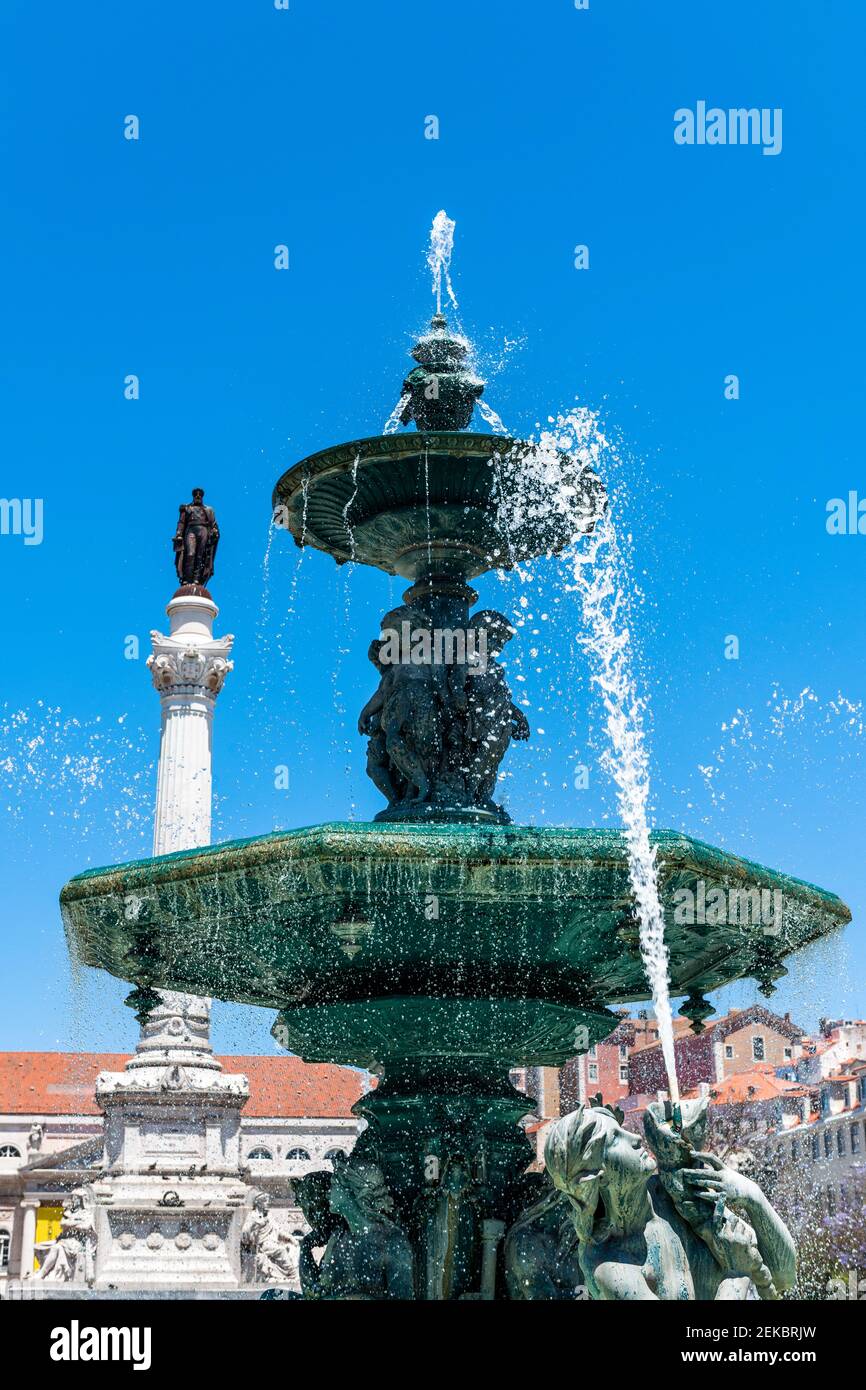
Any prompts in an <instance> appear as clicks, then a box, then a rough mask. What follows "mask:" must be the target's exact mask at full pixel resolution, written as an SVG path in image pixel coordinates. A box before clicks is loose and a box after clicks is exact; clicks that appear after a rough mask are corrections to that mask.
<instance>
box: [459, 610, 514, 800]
mask: <svg viewBox="0 0 866 1390" xmlns="http://www.w3.org/2000/svg"><path fill="white" fill-rule="evenodd" d="M469 626H470V628H474V629H475V631H476V632H479V633H482V632H483V633H485V634H486V642H485V650H486V660H485V662H484V663H483V666H482V667H480V668H479V669H478V670H477V672H475V673H474V674H467V679H466V696H467V709H466V749H465V753H464V759H465V765H466V775H467V790H468V792H469V795H470V797H471V799H472V801H473V802H474V804H475V805H484V804H485V803H487V802H489V801H490V798H491V796H492V794H493V788H494V787H495V786H496V777H497V774H498V772H499V764H500V763H501V762H502V759H503V758H504V757H505V754H506V751H507V749H508V745H509V743H510V742H511V740H512V739H521V740H522V739H527V738H529V724H528V723H527V721H526V716H525V715H524V714H523V713H522V711H521V710H519V709H518V708H517V706H516V705H515V704H514V703H513V702H512V699H511V692H510V690H509V689H508V685H507V683H506V680H505V672H504V671H503V669H502V667H501V666H500V664H499V662H498V661H497V660H496V658H497V656H499V655H501V653H502V651H503V649H504V647H505V644H506V642H510V641H511V638H512V637H513V636H514V628H513V627H512V626H511V624H510V623H509V621H508V619H507V618H506V617H505V616H504V615H503V614H502V613H497V612H496V611H495V610H494V609H492V608H485V609H483V610H482V611H481V612H480V613H475V614H474V615H473V616H472V618H470V620H469ZM469 671H470V672H471V667H470V668H469Z"/></svg>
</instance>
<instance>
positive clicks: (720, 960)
mask: <svg viewBox="0 0 866 1390" xmlns="http://www.w3.org/2000/svg"><path fill="white" fill-rule="evenodd" d="M654 842H655V844H656V847H657V855H658V860H659V864H660V878H661V884H662V896H663V901H664V903H665V906H666V933H667V940H668V949H669V953H670V962H671V981H672V985H671V987H672V991H673V993H674V994H675V995H677V994H679V995H688V996H694V995H701V994H703V993H705V992H707V991H709V990H713V989H717V988H719V987H720V986H721V985H723V984H727V983H728V982H730V981H731V980H734V979H738V978H740V977H742V976H748V975H754V976H756V977H757V978H759V980H760V982H761V983H762V984H765V985H769V984H770V983H771V981H772V979H773V978H774V977H776V976H778V975H781V974H784V965H783V960H784V957H785V956H787V955H789V954H790V953H791V952H792V951H795V950H798V949H800V948H801V947H803V946H804V945H807V944H808V943H809V942H810V941H812V940H814V939H815V938H816V937H818V936H822V935H824V934H826V933H827V932H828V931H830V930H832V929H834V928H838V927H840V926H842V925H843V924H844V923H845V922H847V921H848V920H849V913H848V910H847V908H846V907H845V906H844V904H843V903H842V902H840V900H839V899H838V898H836V897H834V896H833V895H832V894H829V893H824V892H822V891H821V890H820V889H818V888H814V887H812V886H811V885H809V884H806V883H802V882H800V881H799V880H798V879H793V878H789V877H786V876H785V875H782V874H777V873H774V872H773V871H772V870H770V869H765V868H762V867H761V866H759V865H757V864H752V863H750V862H749V861H748V860H743V859H739V858H737V857H736V856H734V855H729V854H725V853H722V852H721V851H719V850H715V849H712V848H710V846H708V845H704V844H702V843H701V842H700V841H698V840H692V839H690V838H689V837H688V836H684V835H679V834H676V833H674V832H672V831H660V832H657V833H656V834H655V836H654ZM699 883H703V884H704V885H705V891H706V892H707V893H710V892H711V891H712V890H713V889H714V888H716V887H720V888H722V889H724V890H725V892H726V895H727V897H728V898H729V899H730V898H731V896H732V893H734V894H742V901H741V902H740V903H739V908H740V915H742V916H743V917H744V918H745V917H747V916H748V917H749V918H754V919H755V920H744V921H743V922H742V923H735V922H729V923H726V924H722V925H718V926H707V925H703V924H700V923H698V924H695V925H679V924H678V923H677V922H676V920H675V913H674V908H673V904H674V899H675V895H676V894H677V893H678V892H679V891H680V890H682V889H687V890H690V891H693V892H697V885H698V884H699ZM762 889H763V890H764V892H765V893H772V892H773V891H774V890H775V891H777V892H779V893H781V913H780V920H779V922H778V923H776V922H773V923H772V925H773V927H774V934H773V935H767V933H766V929H765V926H764V925H763V924H762V922H761V921H760V920H759V918H760V913H759V911H756V910H755V909H756V908H758V906H759V899H758V894H759V892H760V890H762ZM749 890H752V893H751V897H750V896H749ZM754 890H757V892H755V891H754ZM61 902H62V907H63V915H64V919H65V922H66V926H67V931H68V933H69V936H70V941H71V943H72V944H73V945H74V947H75V949H76V951H77V954H78V955H79V957H80V959H82V960H83V961H85V962H86V963H87V964H89V965H96V966H99V967H101V968H102V969H104V970H108V971H110V972H111V973H112V974H114V975H118V976H120V977H121V978H124V979H129V980H134V981H135V982H137V983H140V984H147V985H150V986H151V987H158V988H170V989H180V990H189V991H192V992H194V993H198V994H208V995H215V996H216V997H218V998H222V999H232V1000H237V1001H239V1002H241V1003H247V1004H257V1005H260V1006H265V1007H272V1008H277V1009H280V1010H281V1014H280V1020H279V1024H278V1025H277V1026H278V1028H280V1029H281V1030H282V1037H283V1038H284V1040H285V1042H286V1045H287V1046H289V1047H290V1048H291V1050H293V1051H297V1052H300V1053H301V1054H302V1055H303V1056H305V1057H306V1058H307V1059H308V1060H310V1061H314V1060H315V1061H332V1062H346V1063H355V1064H357V1065H363V1066H370V1065H377V1066H384V1065H388V1064H389V1063H392V1062H393V1061H396V1060H400V1061H401V1062H404V1061H408V1060H410V1059H412V1058H416V1057H424V1058H427V1059H431V1058H433V1057H437V1056H438V1057H441V1058H455V1057H462V1056H466V1055H471V1056H475V1057H479V1056H485V1057H486V1058H488V1059H489V1060H490V1061H491V1062H499V1063H502V1064H504V1065H513V1064H521V1065H550V1066H554V1065H558V1064H561V1063H562V1062H564V1061H565V1060H566V1059H567V1058H568V1057H569V1056H572V1055H573V1053H574V1050H575V1030H576V1029H579V1028H584V1027H585V1028H587V1029H588V1031H589V1043H592V1042H594V1041H596V1040H597V1039H598V1038H600V1037H603V1036H605V1035H606V1033H607V1032H609V1031H610V1028H611V1026H612V1019H611V1015H610V1013H609V1012H608V1007H609V1006H610V1005H612V1004H615V1003H621V1002H623V1001H629V1002H631V1001H637V1000H643V999H646V998H648V997H649V990H648V987H647V981H646V976H645V973H644V969H643V964H642V961H641V956H640V949H639V945H638V932H637V926H636V924H635V922H634V920H633V917H632V915H631V904H632V897H631V891H630V887H629V879H628V861H627V856H626V849H625V844H624V840H623V837H622V836H621V835H620V834H619V833H618V832H616V831H612V830H572V829H548V828H538V829H535V828H528V827H520V828H518V827H506V826H495V827H485V828H483V829H482V828H476V827H469V826H437V827H431V828H427V827H422V826H408V825H407V826H386V825H365V824H336V825H322V826H315V827H312V828H310V829H306V830H294V831H288V832H285V833H278V834H273V835H264V836H261V837H258V838H256V839H251V840H239V841H235V842H232V843H229V844H225V845H218V846H212V847H209V848H207V849H201V850H190V851H187V852H185V853H183V854H172V855H166V856H163V857H162V858H159V859H146V860H141V861H139V862H137V863H133V864H126V865H121V866H119V867H117V868H109V869H95V870H91V871H88V872H87V873H84V874H81V875H79V876H78V877H77V878H74V879H72V880H71V882H70V883H68V884H67V885H66V887H65V888H64V890H63V894H62V898H61ZM746 909H748V912H747V911H746ZM776 927H778V930H777V931H775V928H776ZM581 1036H583V1035H581ZM584 1045H588V1044H584Z"/></svg>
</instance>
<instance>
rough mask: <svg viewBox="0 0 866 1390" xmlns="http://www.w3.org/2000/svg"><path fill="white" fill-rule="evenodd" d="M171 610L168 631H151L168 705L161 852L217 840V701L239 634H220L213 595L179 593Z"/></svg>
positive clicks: (157, 835) (158, 683)
mask: <svg viewBox="0 0 866 1390" xmlns="http://www.w3.org/2000/svg"><path fill="white" fill-rule="evenodd" d="M166 612H167V614H168V618H169V623H170V630H169V633H168V636H164V635H163V634H162V633H161V632H152V633H151V634H150V639H151V643H152V646H153V654H152V656H150V657H148V661H147V665H148V668H149V670H150V674H151V676H152V678H153V683H154V685H155V687H156V689H157V690H158V691H159V697H160V702H161V704H162V736H161V740H160V748H159V774H158V778H157V789H156V816H155V819H154V827H153V852H154V854H171V853H173V852H174V851H175V850H182V849H195V848H196V847H197V846H198V845H207V844H210V826H211V757H212V741H213V716H214V707H215V704H216V697H217V695H218V694H219V692H220V691H221V690H222V688H223V682H224V681H225V678H226V676H227V675H228V673H229V671H231V669H232V667H233V665H234V662H232V661H230V660H229V654H230V653H231V649H232V643H233V642H234V638H233V637H232V636H227V637H219V638H215V637H214V635H213V623H214V618H215V617H216V616H217V613H218V612H219V609H218V608H217V606H216V604H215V603H214V602H213V600H212V599H209V598H205V597H204V596H202V595H189V596H186V595H181V596H176V597H175V598H173V599H172V600H171V602H170V603H169V605H168V608H167V609H166Z"/></svg>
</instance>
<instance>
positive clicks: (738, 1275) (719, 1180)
mask: <svg viewBox="0 0 866 1390" xmlns="http://www.w3.org/2000/svg"><path fill="white" fill-rule="evenodd" d="M708 1107H709V1100H708V1099H707V1098H706V1097H703V1098H701V1099H700V1100H690V1101H683V1102H682V1106H681V1110H682V1128H681V1129H679V1130H678V1129H675V1128H674V1127H673V1125H672V1123H671V1121H670V1119H669V1118H667V1117H666V1113H665V1107H664V1105H662V1104H657V1103H653V1104H651V1105H649V1106H648V1107H647V1113H646V1117H645V1119H644V1133H645V1134H646V1138H647V1143H648V1144H649V1147H650V1149H651V1150H652V1152H653V1154H654V1155H655V1159H656V1162H657V1164H658V1181H659V1183H660V1184H661V1186H662V1187H663V1188H664V1190H665V1192H666V1193H667V1195H668V1197H669V1198H670V1200H671V1202H672V1203H673V1205H674V1207H675V1208H676V1210H677V1211H678V1212H679V1214H680V1215H681V1216H682V1217H683V1218H684V1219H685V1220H686V1221H687V1222H688V1224H689V1225H690V1226H691V1228H692V1230H693V1231H695V1232H696V1233H697V1235H699V1236H700V1238H701V1240H702V1241H703V1242H704V1244H705V1245H706V1246H707V1248H708V1249H709V1250H710V1252H711V1254H712V1255H713V1256H714V1258H715V1260H716V1263H717V1264H718V1266H719V1268H720V1269H721V1270H722V1271H723V1275H722V1279H721V1281H720V1283H719V1286H718V1288H717V1290H716V1293H715V1298H716V1299H718V1300H722V1299H742V1298H747V1297H748V1296H749V1292H750V1288H749V1286H750V1284H753V1285H754V1287H755V1290H756V1291H757V1293H758V1295H759V1296H760V1297H761V1298H763V1299H773V1298H778V1297H779V1293H780V1292H781V1290H780V1289H779V1288H777V1286H776V1283H775V1281H774V1278H773V1275H772V1273H771V1271H770V1269H769V1268H768V1267H767V1264H766V1263H765V1260H764V1255H763V1253H762V1249H761V1244H760V1242H759V1239H758V1230H763V1234H764V1248H765V1249H768V1250H769V1252H770V1254H768V1258H773V1260H774V1264H775V1263H779V1264H780V1266H781V1269H782V1270H783V1271H787V1269H788V1264H789V1263H790V1261H788V1260H786V1258H785V1249H784V1246H785V1241H786V1237H787V1239H788V1240H790V1237H788V1232H787V1230H786V1229H785V1227H784V1226H783V1225H782V1222H781V1220H780V1219H779V1218H778V1217H777V1216H776V1214H775V1213H774V1212H773V1209H772V1207H770V1205H769V1203H768V1202H767V1201H766V1199H765V1198H764V1196H763V1193H762V1192H761V1190H760V1188H759V1187H758V1186H757V1184H756V1183H754V1182H752V1181H751V1180H750V1179H749V1178H748V1177H746V1176H745V1175H744V1174H742V1173H739V1172H738V1171H737V1170H736V1169H735V1168H732V1167H730V1166H728V1165H726V1164H724V1163H722V1162H721V1161H720V1160H719V1159H718V1158H716V1157H715V1155H713V1154H711V1153H706V1152H703V1148H704V1145H705V1143H706V1138H707V1130H708V1128H709V1115H708ZM738 1205H740V1206H742V1207H743V1210H744V1215H745V1218H746V1219H743V1218H742V1217H741V1216H739V1215H738V1214H737V1211H736V1210H735V1209H734V1208H735V1207H736V1206H738ZM793 1273H794V1271H792V1272H791V1281H792V1282H793ZM783 1287H787V1284H785V1283H783Z"/></svg>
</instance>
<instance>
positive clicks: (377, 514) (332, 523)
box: [273, 431, 605, 580]
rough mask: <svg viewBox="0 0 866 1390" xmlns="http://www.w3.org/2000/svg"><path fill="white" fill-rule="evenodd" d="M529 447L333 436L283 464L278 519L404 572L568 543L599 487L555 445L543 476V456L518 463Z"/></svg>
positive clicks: (586, 521) (319, 544)
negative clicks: (534, 462) (537, 463)
mask: <svg viewBox="0 0 866 1390" xmlns="http://www.w3.org/2000/svg"><path fill="white" fill-rule="evenodd" d="M532 449H533V446H532V445H530V444H525V443H521V442H519V441H516V440H513V439H505V438H502V437H500V436H498V435H490V434H464V433H459V432H456V431H455V432H448V433H441V432H440V433H407V434H392V435H376V436H374V437H373V438H370V439H359V440H355V441H354V442H352V443H349V444H337V445H335V446H333V447H332V448H330V449H323V450H322V451H321V452H320V453H317V454H311V455H310V456H309V457H308V458H305V459H303V460H302V461H301V462H300V463H296V464H295V465H294V467H293V468H290V469H289V470H288V472H287V473H284V474H283V476H282V477H281V478H280V480H279V482H278V483H277V485H276V487H275V489H274V494H273V504H274V516H275V520H276V522H277V524H278V525H280V526H282V527H285V528H286V529H288V530H289V531H291V533H292V535H293V536H294V538H295V540H296V542H297V543H298V544H299V545H312V546H314V547H315V548H316V549H318V550H325V551H327V552H328V554H329V555H333V557H334V559H335V560H336V561H337V563H338V564H343V563H344V562H345V561H346V560H355V561H358V562H360V563H361V564H365V565H375V566H376V567H377V568H378V569H382V570H385V571H386V572H387V573H388V574H399V575H402V576H403V577H404V578H406V579H412V580H417V579H420V578H421V577H423V576H425V575H429V574H431V573H453V574H455V575H457V576H459V577H460V578H462V579H464V580H465V579H472V578H474V577H475V576H476V575H479V574H483V573H485V571H487V570H491V569H509V568H510V567H511V566H512V565H514V564H516V563H518V562H519V561H522V560H526V559H529V558H531V557H533V556H536V555H545V554H553V553H556V552H558V551H561V550H563V549H565V547H566V546H568V545H570V544H571V543H572V542H574V541H575V540H577V539H578V538H579V537H580V536H581V535H584V534H586V532H588V531H590V530H592V527H593V526H594V524H595V522H596V520H597V519H598V518H599V516H600V515H601V514H602V513H603V510H604V507H605V492H604V488H603V485H602V483H601V481H600V480H599V478H598V476H597V475H596V474H595V473H594V472H593V471H592V469H591V468H589V467H588V466H587V465H586V464H585V463H583V462H581V461H579V460H578V459H576V458H575V457H573V456H572V455H570V454H567V453H565V452H562V453H560V454H558V455H556V456H555V459H554V463H555V474H556V476H555V477H553V478H551V476H550V473H551V462H550V460H547V461H546V467H545V468H544V469H529V468H527V459H528V458H529V456H530V455H531V452H532ZM515 497H519V499H520V500H519V505H518V506H515ZM566 499H567V500H566ZM558 501H559V502H561V503H562V505H558Z"/></svg>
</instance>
